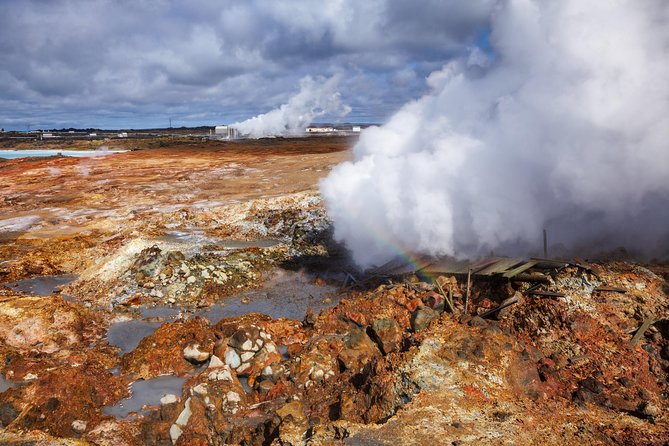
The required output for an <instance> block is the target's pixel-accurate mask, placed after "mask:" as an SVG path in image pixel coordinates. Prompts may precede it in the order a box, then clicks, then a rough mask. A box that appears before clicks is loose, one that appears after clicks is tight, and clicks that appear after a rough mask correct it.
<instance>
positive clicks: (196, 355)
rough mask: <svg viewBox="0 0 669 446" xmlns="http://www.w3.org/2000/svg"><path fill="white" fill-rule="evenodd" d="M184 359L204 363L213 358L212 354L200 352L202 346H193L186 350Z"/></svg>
mask: <svg viewBox="0 0 669 446" xmlns="http://www.w3.org/2000/svg"><path fill="white" fill-rule="evenodd" d="M183 351H184V358H186V360H188V361H190V362H193V363H200V362H204V361H206V360H207V359H209V357H210V356H211V352H209V351H203V350H200V344H191V345H189V346H187V347H186V348H184V350H183Z"/></svg>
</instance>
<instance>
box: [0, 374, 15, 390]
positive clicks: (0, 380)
mask: <svg viewBox="0 0 669 446" xmlns="http://www.w3.org/2000/svg"><path fill="white" fill-rule="evenodd" d="M12 387H16V383H14V382H12V381H8V380H7V379H5V377H4V376H2V375H0V393H2V392H4V391H5V390H8V389H11V388H12Z"/></svg>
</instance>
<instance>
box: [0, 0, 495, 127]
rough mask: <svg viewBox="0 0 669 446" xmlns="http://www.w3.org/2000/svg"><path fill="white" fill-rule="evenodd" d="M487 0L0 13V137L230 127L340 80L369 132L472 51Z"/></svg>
mask: <svg viewBox="0 0 669 446" xmlns="http://www.w3.org/2000/svg"><path fill="white" fill-rule="evenodd" d="M494 3H495V1H493V0H467V1H461V0H421V1H418V2H417V1H415V0H365V1H360V0H328V1H321V0H248V1H243V2H242V1H231V0H224V1H221V0H191V1H188V2H184V1H176V0H2V1H0V54H1V55H2V56H1V57H0V126H1V127H4V128H5V129H19V130H25V129H27V128H28V126H30V128H33V129H35V128H60V127H70V126H73V127H102V128H122V127H134V128H140V127H166V126H167V125H168V122H169V121H168V120H169V118H172V124H173V125H174V126H181V125H204V124H209V125H210V124H216V123H225V122H235V121H238V120H243V119H246V118H248V117H250V116H254V115H256V114H258V113H263V112H266V111H268V110H270V109H273V108H275V107H277V106H278V105H280V104H282V103H286V102H287V101H288V99H289V98H290V97H291V96H292V95H294V94H295V93H296V92H297V91H298V90H299V85H300V79H302V78H304V77H305V76H312V77H314V78H318V77H320V76H322V77H327V78H329V77H331V76H333V75H337V76H339V77H340V79H341V80H340V85H339V91H340V93H341V98H342V100H343V102H344V103H346V104H348V105H349V106H350V107H351V108H352V111H351V113H350V114H349V115H348V116H347V117H346V118H345V119H346V120H347V121H352V122H383V121H385V120H386V119H387V118H388V117H389V116H390V115H391V114H392V113H393V112H395V111H396V110H397V109H399V108H400V106H401V105H402V104H404V103H405V102H407V101H409V100H411V99H415V98H418V97H420V96H421V95H422V94H424V93H425V92H426V91H427V86H426V82H425V78H426V76H428V75H429V73H431V72H433V71H435V70H438V69H440V68H441V67H442V66H443V65H444V64H445V63H447V62H448V61H449V60H450V59H452V58H454V57H457V56H461V55H462V54H464V53H465V52H467V51H468V49H470V48H471V47H472V46H474V45H482V44H483V45H484V43H482V42H485V36H486V35H487V32H488V31H487V30H488V29H489V20H490V16H491V12H492V11H493V9H494Z"/></svg>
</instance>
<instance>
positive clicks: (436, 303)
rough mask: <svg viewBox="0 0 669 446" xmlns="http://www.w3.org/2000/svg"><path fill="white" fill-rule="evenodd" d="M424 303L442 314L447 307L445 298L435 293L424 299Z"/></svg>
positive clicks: (430, 293)
mask: <svg viewBox="0 0 669 446" xmlns="http://www.w3.org/2000/svg"><path fill="white" fill-rule="evenodd" d="M423 302H424V303H425V305H427V306H428V307H430V308H432V309H433V310H435V311H439V312H442V311H444V308H445V306H446V301H445V300H444V296H442V295H441V294H439V293H436V292H434V291H430V292H428V293H427V295H426V296H424V297H423Z"/></svg>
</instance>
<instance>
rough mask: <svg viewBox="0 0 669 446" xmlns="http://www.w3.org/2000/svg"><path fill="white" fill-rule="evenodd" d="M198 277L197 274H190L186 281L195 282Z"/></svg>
mask: <svg viewBox="0 0 669 446" xmlns="http://www.w3.org/2000/svg"><path fill="white" fill-rule="evenodd" d="M196 280H197V279H196V278H195V276H188V279H186V283H195V281H196Z"/></svg>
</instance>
